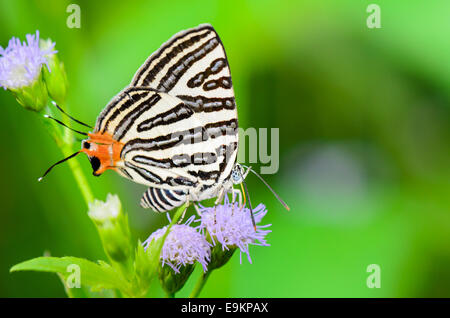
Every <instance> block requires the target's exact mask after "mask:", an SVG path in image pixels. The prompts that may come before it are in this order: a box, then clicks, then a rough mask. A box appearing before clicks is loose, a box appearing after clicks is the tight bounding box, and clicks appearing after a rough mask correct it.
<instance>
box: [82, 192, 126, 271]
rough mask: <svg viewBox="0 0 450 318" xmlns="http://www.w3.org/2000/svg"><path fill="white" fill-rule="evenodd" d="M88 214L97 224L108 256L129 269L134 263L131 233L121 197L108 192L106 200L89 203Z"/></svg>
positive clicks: (123, 267)
mask: <svg viewBox="0 0 450 318" xmlns="http://www.w3.org/2000/svg"><path fill="white" fill-rule="evenodd" d="M88 215H89V217H90V218H91V219H92V220H93V221H94V223H95V225H96V226H97V229H98V232H99V234H100V238H101V240H102V243H103V248H104V250H105V252H106V254H107V255H108V257H109V258H110V259H111V260H112V261H113V262H116V263H118V264H119V265H120V266H121V267H122V269H126V270H127V271H128V270H129V269H130V266H131V265H132V254H131V253H132V244H131V234H130V229H129V227H128V217H127V216H126V214H124V213H122V209H121V204H120V200H119V197H118V196H117V195H111V194H108V196H107V197H106V202H103V201H99V200H95V201H94V202H92V203H89V212H88Z"/></svg>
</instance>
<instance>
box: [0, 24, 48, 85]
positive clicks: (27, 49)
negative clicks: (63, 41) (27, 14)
mask: <svg viewBox="0 0 450 318" xmlns="http://www.w3.org/2000/svg"><path fill="white" fill-rule="evenodd" d="M54 47H55V43H52V44H51V45H49V46H48V47H47V48H45V49H41V48H39V31H36V34H35V35H31V34H27V35H26V42H25V41H24V42H23V43H21V42H20V40H19V39H17V38H14V37H13V38H12V39H10V40H9V43H8V47H7V48H6V49H3V48H2V47H0V86H2V87H3V88H5V89H17V88H21V87H24V86H29V85H31V84H32V82H33V81H35V80H36V79H37V78H38V76H39V74H40V72H41V68H42V65H43V64H46V65H47V66H48V58H49V57H50V56H51V55H52V54H55V53H56V51H55V50H54Z"/></svg>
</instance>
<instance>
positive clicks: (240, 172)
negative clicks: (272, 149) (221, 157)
mask: <svg viewBox="0 0 450 318" xmlns="http://www.w3.org/2000/svg"><path fill="white" fill-rule="evenodd" d="M248 173H249V170H247V171H245V170H244V168H243V167H242V166H241V165H240V164H238V163H236V164H235V165H234V167H233V170H231V182H233V184H240V183H242V182H243V181H244V179H245V178H246V177H247V174H248Z"/></svg>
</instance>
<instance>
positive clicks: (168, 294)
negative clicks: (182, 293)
mask: <svg viewBox="0 0 450 318" xmlns="http://www.w3.org/2000/svg"><path fill="white" fill-rule="evenodd" d="M166 295H167V298H175V293H167V294H166Z"/></svg>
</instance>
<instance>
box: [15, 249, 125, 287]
mask: <svg viewBox="0 0 450 318" xmlns="http://www.w3.org/2000/svg"><path fill="white" fill-rule="evenodd" d="M72 264H76V265H78V266H80V281H81V284H82V285H85V286H89V287H91V289H92V291H99V290H101V289H105V288H106V289H115V288H117V289H120V290H121V291H122V292H124V293H126V294H128V292H129V290H130V286H129V283H128V282H127V281H126V280H125V279H123V277H122V275H121V274H120V273H118V272H117V271H116V270H115V269H113V268H112V267H111V266H110V265H109V264H107V263H105V262H99V264H97V263H94V262H91V261H88V260H86V259H83V258H78V257H37V258H33V259H31V260H28V261H25V262H22V263H19V264H17V265H15V266H13V267H12V268H11V270H10V271H11V272H17V271H40V272H51V273H59V274H61V275H62V277H63V278H64V279H67V277H68V276H69V275H70V274H71V272H68V271H67V269H68V266H70V265H72Z"/></svg>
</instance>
